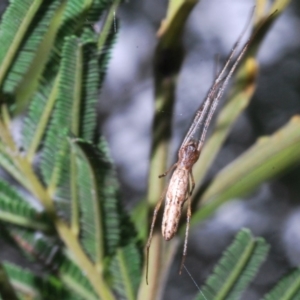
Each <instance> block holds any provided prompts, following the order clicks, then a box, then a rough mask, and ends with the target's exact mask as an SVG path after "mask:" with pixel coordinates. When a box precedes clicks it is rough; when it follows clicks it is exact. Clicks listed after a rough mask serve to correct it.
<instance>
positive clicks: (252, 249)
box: [196, 229, 269, 300]
mask: <svg viewBox="0 0 300 300" xmlns="http://www.w3.org/2000/svg"><path fill="white" fill-rule="evenodd" d="M268 249H269V246H268V245H267V244H266V242H265V241H264V240H263V239H262V238H254V237H253V236H252V234H251V232H250V231H249V230H247V229H243V230H241V231H240V232H239V233H238V234H237V236H236V238H235V240H234V242H233V243H232V244H231V245H230V246H229V247H228V249H227V250H226V251H225V253H224V254H223V257H222V258H221V260H220V262H219V263H218V265H217V266H216V267H215V269H214V272H213V274H212V275H211V276H210V277H209V278H208V279H207V281H206V283H205V285H204V287H203V288H201V291H202V293H203V294H200V295H199V296H198V297H197V298H196V299H197V300H200V299H201V300H205V299H214V300H222V299H224V300H225V299H226V300H236V299H240V297H241V295H242V293H243V291H244V290H245V289H246V287H247V286H248V284H249V283H250V281H251V280H252V279H253V277H254V276H255V274H256V272H257V270H258V268H259V267H260V265H261V264H262V262H263V261H264V259H265V257H266V255H267V253H268ZM204 296H205V297H204Z"/></svg>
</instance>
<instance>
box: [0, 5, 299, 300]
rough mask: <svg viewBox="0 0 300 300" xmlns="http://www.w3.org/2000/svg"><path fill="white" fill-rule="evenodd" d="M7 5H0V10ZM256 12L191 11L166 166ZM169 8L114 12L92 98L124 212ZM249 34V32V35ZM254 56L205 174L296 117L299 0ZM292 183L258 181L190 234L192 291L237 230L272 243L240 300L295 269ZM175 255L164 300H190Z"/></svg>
mask: <svg viewBox="0 0 300 300" xmlns="http://www.w3.org/2000/svg"><path fill="white" fill-rule="evenodd" d="M270 3H271V1H270ZM6 4H7V1H3V0H1V1H0V8H1V11H3V10H4V8H5V6H6ZM254 4H255V1H254V0H243V1H240V0H200V1H199V3H198V4H197V5H196V7H195V9H194V10H193V12H192V13H191V15H190V17H189V19H188V22H187V24H186V27H185V30H184V34H183V36H184V47H185V58H184V61H183V65H182V68H181V71H180V74H179V78H178V86H177V90H176V103H175V111H174V112H173V113H171V112H168V111H162V112H161V114H162V115H165V116H166V117H169V116H170V114H172V120H173V121H172V122H173V126H172V149H171V151H170V153H169V161H168V163H169V165H171V164H172V163H174V162H175V160H176V159H177V157H176V156H177V151H178V147H179V145H180V143H181V141H182V138H183V136H184V134H185V133H186V130H187V129H188V126H189V125H190V123H191V121H192V118H193V116H194V114H195V112H196V109H197V108H198V107H199V105H200V104H201V103H202V101H203V99H204V98H205V96H206V94H207V91H208V89H209V87H210V86H211V84H212V82H213V79H214V77H215V73H216V68H220V66H222V65H223V63H224V61H225V60H226V57H227V55H228V53H229V52H230V50H231V49H232V46H233V45H234V43H235V42H236V40H237V38H238V36H239V34H240V33H241V31H242V30H243V28H244V26H245V24H246V23H247V21H248V19H249V15H250V13H251V11H252V9H253V7H254ZM167 5H168V1H167V0H130V1H129V0H125V1H124V3H123V4H122V5H121V7H120V9H119V11H118V17H119V25H120V31H119V36H118V40H117V43H116V45H115V48H114V50H113V53H112V59H111V61H110V63H109V67H108V73H107V77H106V79H105V83H104V86H103V90H102V92H101V95H100V97H99V105H98V113H99V123H100V128H101V131H102V132H103V134H104V135H105V137H106V139H107V140H108V143H109V146H110V150H111V155H112V157H113V160H114V161H115V163H116V167H117V173H118V176H119V180H120V184H121V195H122V201H123V203H124V205H125V207H126V209H127V210H128V211H130V210H131V209H132V208H133V207H134V206H135V205H136V204H137V203H138V202H139V201H141V200H143V199H144V197H145V195H146V192H147V180H148V172H149V161H150V147H151V138H152V137H151V134H152V133H151V130H152V120H153V112H154V88H153V87H154V82H153V56H154V50H155V47H156V43H157V38H156V31H157V30H158V28H159V26H160V23H161V20H162V19H163V18H164V17H165V14H166V9H167ZM249 34H250V31H249V32H248V33H247V34H246V35H247V36H249ZM246 39H247V37H245V38H244V41H245V40H246ZM216 56H219V62H218V63H216ZM257 58H258V61H259V66H260V70H259V77H258V81H257V90H256V92H255V95H254V97H253V99H252V100H251V104H250V106H249V107H248V108H247V110H246V111H245V112H244V113H243V114H242V115H241V116H240V117H239V119H238V121H237V122H236V124H235V126H234V128H233V129H232V131H231V134H230V136H229V137H228V139H227V140H226V143H225V144H224V146H223V148H222V150H221V151H220V153H219V155H218V157H217V158H216V160H215V162H214V164H213V166H212V168H211V170H210V173H209V174H210V176H213V175H214V174H216V173H217V172H218V171H219V170H220V169H221V168H222V167H224V166H225V165H227V164H228V163H229V162H230V161H232V160H233V159H235V158H236V157H237V156H239V155H240V154H241V153H243V152H244V151H245V150H246V149H248V148H249V147H250V146H251V145H252V144H253V143H254V142H255V141H256V140H257V138H258V137H260V136H263V135H269V134H272V133H274V132H275V131H276V130H277V129H279V128H280V127H281V126H283V125H284V124H285V123H286V122H288V120H289V119H290V118H291V117H292V116H293V115H296V114H299V113H300V2H299V1H296V0H292V1H291V4H290V5H289V6H288V8H287V9H286V10H285V12H284V13H283V14H282V15H281V16H280V17H279V18H278V20H276V22H275V23H274V24H273V26H272V28H271V29H270V30H269V32H268V34H267V36H266V38H265V40H264V41H263V43H262V45H261V47H260V50H259V53H258V56H257ZM223 100H224V99H223ZM221 102H223V101H221ZM220 106H222V103H221V105H220ZM299 151H300V149H299ZM275 167H276V166H275ZM157 175H159V174H157ZM158 180H159V179H158ZM299 183H300V169H299V167H297V166H295V168H294V169H293V170H291V171H290V172H288V173H286V174H283V175H282V176H281V177H280V178H277V179H276V180H272V181H270V182H267V183H264V184H263V185H262V186H260V188H259V189H257V190H255V191H254V192H253V193H252V194H251V195H249V196H248V197H247V198H246V199H234V200H233V201H231V202H229V203H227V204H225V205H223V206H222V207H221V208H220V209H219V210H218V211H217V212H216V214H215V215H214V216H213V217H212V218H210V219H209V220H207V221H206V222H205V223H202V224H201V226H199V227H196V228H194V229H193V230H192V231H191V233H190V237H189V243H188V255H187V259H186V262H185V265H186V267H187V269H188V270H189V272H190V273H191V275H192V276H193V278H194V280H195V281H196V282H197V284H198V285H199V286H200V285H201V284H202V283H203V282H204V281H205V279H206V278H207V277H208V275H209V274H210V273H211V271H212V269H213V267H214V265H215V264H216V262H217V260H218V259H219V258H220V256H221V254H222V251H224V249H225V248H226V247H227V246H228V245H229V244H230V242H231V241H232V239H233V237H234V235H235V234H236V232H237V231H238V230H239V229H240V228H242V227H248V228H250V229H251V230H252V232H253V233H254V234H255V235H258V236H263V237H265V238H266V239H267V241H268V242H269V243H270V244H271V251H270V254H269V256H268V260H267V261H266V262H265V263H264V264H263V266H262V268H261V269H260V273H259V275H258V276H257V277H256V279H255V281H254V282H253V283H252V285H251V286H250V288H249V289H248V291H247V294H246V295H245V297H244V299H246V300H252V299H253V300H254V299H259V297H260V296H261V295H262V294H264V293H265V292H266V291H268V290H269V289H270V288H271V287H272V285H273V284H274V283H275V282H276V281H277V280H278V279H279V277H281V276H282V275H283V274H284V273H285V272H286V271H287V270H288V269H290V268H291V267H293V266H298V265H299V264H300V205H299V203H300V184H299ZM178 249H179V253H178V254H177V255H176V261H175V262H174V264H173V266H172V268H171V271H170V276H169V279H168V283H167V288H166V291H165V293H164V296H163V299H166V300H167V299H192V298H193V297H195V296H196V295H197V294H198V293H199V291H198V290H197V287H196V286H195V284H194V283H193V282H192V280H191V278H190V277H189V276H188V274H187V273H186V272H185V271H183V274H182V275H181V276H179V275H178V266H179V261H180V259H181V251H182V247H179V248H178ZM5 252H6V251H5V250H4V249H2V251H1V256H2V257H5V256H6V255H7V253H5Z"/></svg>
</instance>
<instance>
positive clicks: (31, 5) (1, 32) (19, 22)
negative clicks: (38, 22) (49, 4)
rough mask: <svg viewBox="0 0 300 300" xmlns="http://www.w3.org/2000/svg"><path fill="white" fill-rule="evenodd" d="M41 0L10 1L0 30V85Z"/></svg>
mask: <svg viewBox="0 0 300 300" xmlns="http://www.w3.org/2000/svg"><path fill="white" fill-rule="evenodd" d="M42 2H43V1H42V0H24V1H16V0H15V1H11V4H10V6H9V7H8V8H7V9H6V11H5V13H4V15H3V18H2V22H1V29H0V44H1V49H0V85H2V83H3V79H4V77H5V76H6V74H7V71H8V69H9V68H10V66H11V64H12V62H13V59H14V57H15V55H16V53H17V51H18V49H19V47H20V45H21V43H22V41H23V38H24V35H25V33H26V32H27V30H28V28H29V26H30V24H31V22H32V20H33V18H34V17H35V14H36V12H37V10H38V9H39V7H40V5H41V4H42Z"/></svg>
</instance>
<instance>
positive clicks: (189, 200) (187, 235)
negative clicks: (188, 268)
mask: <svg viewBox="0 0 300 300" xmlns="http://www.w3.org/2000/svg"><path fill="white" fill-rule="evenodd" d="M189 175H190V177H191V181H192V188H191V190H190V191H189V192H188V193H189V195H188V198H187V202H188V204H187V205H188V206H187V213H186V229H185V237H184V246H183V253H182V259H181V264H180V268H179V274H181V271H182V268H183V265H184V262H185V258H186V253H187V242H188V237H189V230H190V220H191V216H192V208H191V207H192V198H191V195H192V192H193V190H194V186H195V183H194V178H193V175H192V173H191V172H190V174H189ZM189 185H190V183H189Z"/></svg>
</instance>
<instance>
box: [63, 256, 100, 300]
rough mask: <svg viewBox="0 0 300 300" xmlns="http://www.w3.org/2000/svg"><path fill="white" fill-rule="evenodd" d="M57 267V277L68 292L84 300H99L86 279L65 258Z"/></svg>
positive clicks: (76, 267)
mask: <svg viewBox="0 0 300 300" xmlns="http://www.w3.org/2000/svg"><path fill="white" fill-rule="evenodd" d="M59 265H60V267H59V270H58V271H59V277H60V279H61V281H62V282H63V284H64V285H65V286H66V287H67V288H68V289H69V290H70V291H73V293H75V294H77V295H80V296H81V297H82V299H84V300H99V298H98V297H97V296H96V294H95V293H94V291H93V288H92V286H91V284H90V282H89V281H88V280H87V277H86V276H85V274H83V272H82V270H80V268H78V266H77V265H75V264H74V263H73V262H72V261H71V260H69V259H67V258H63V259H62V261H60V263H59ZM80 299H81V298H80Z"/></svg>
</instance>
